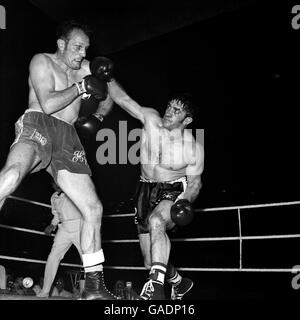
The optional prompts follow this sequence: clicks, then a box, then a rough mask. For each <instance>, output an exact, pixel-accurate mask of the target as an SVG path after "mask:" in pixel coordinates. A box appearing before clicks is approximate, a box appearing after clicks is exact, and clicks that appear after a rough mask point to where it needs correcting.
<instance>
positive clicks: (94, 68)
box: [90, 57, 114, 82]
mask: <svg viewBox="0 0 300 320" xmlns="http://www.w3.org/2000/svg"><path fill="white" fill-rule="evenodd" d="M113 68H114V64H113V62H112V61H111V60H110V59H108V58H106V57H96V58H94V59H93V60H92V61H91V62H90V71H91V74H92V75H95V76H96V77H97V78H98V79H100V80H103V81H106V82H109V81H111V79H112V76H113V75H112V73H113Z"/></svg>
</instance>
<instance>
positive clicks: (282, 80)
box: [0, 0, 300, 291]
mask: <svg viewBox="0 0 300 320" xmlns="http://www.w3.org/2000/svg"><path fill="white" fill-rule="evenodd" d="M199 2H201V3H199ZM1 4H2V2H1ZM3 4H4V5H5V7H6V10H7V29H6V30H1V31H0V36H1V38H0V39H1V42H0V44H1V56H0V59H1V60H0V71H1V72H0V106H1V108H0V145H1V148H0V165H1V166H3V165H4V163H5V159H6V156H7V154H8V151H9V147H10V145H11V143H12V142H13V139H14V122H15V121H16V120H17V118H18V117H19V116H20V115H22V113H23V112H24V110H25V109H26V108H27V94H28V86H27V78H28V64H29V62H30V59H31V58H32V56H33V55H34V54H35V53H37V52H54V51H55V49H56V38H55V27H56V25H57V23H58V22H60V21H62V20H63V19H65V18H69V17H72V18H77V19H78V20H82V21H84V22H88V23H89V24H90V25H91V27H92V28H93V29H94V34H93V36H92V38H91V43H92V46H91V48H90V49H89V52H88V56H87V58H88V59H91V58H92V57H94V56H96V55H105V56H107V57H109V58H111V59H112V60H113V61H114V63H115V73H116V77H117V78H118V80H119V81H120V83H122V84H123V86H124V87H125V89H126V90H127V91H128V93H129V94H130V95H131V96H132V97H133V98H134V99H135V100H136V101H138V102H139V103H140V104H142V105H144V106H151V107H155V108H157V109H158V110H159V111H160V112H161V114H162V113H163V112H164V107H165V101H166V98H167V96H168V94H169V93H170V92H173V91H177V90H182V91H184V90H185V91H187V90H188V91H190V92H191V93H192V94H193V96H194V98H195V100H196V101H197V105H198V107H199V110H200V116H199V118H198V119H197V120H196V121H195V122H194V123H193V126H192V128H193V129H197V128H202V129H203V128H204V129H205V170H204V173H203V175H202V179H203V189H202V190H201V193H200V196H199V197H198V199H197V200H196V203H195V207H196V208H207V207H217V206H223V205H242V204H253V203H266V202H280V201H296V200H298V199H299V197H298V188H297V186H298V181H299V178H300V169H299V163H300V162H299V160H300V159H299V152H297V151H298V150H297V149H298V144H299V143H298V141H299V138H298V117H297V105H298V98H297V89H298V69H299V66H298V64H297V62H298V55H299V32H300V31H297V30H293V29H292V28H291V24H290V21H291V19H292V14H291V8H292V5H291V6H287V5H286V4H284V2H283V1H279V2H278V1H277V2H276V3H272V2H264V4H262V2H261V1H254V0H253V1H251V0H248V1H246V0H245V1H220V0H219V1H217V0H215V1H192V0H190V1H182V2H176V3H174V2H169V1H166V2H164V4H162V3H161V1H160V2H158V1H152V2H151V4H150V3H146V4H141V3H140V1H130V3H124V2H123V3H122V4H103V3H102V2H101V3H99V5H98V6H96V7H95V3H93V2H91V1H85V2H84V4H85V6H84V8H83V6H82V2H76V1H64V2H59V1H52V2H51V3H48V2H47V3H46V2H44V1H34V0H33V1H23V2H21V3H17V2H13V1H7V2H5V1H4V2H3ZM286 88H289V90H288V91H287V90H286ZM95 107H96V105H95V101H92V100H89V101H87V102H84V103H83V105H82V109H81V114H88V113H91V112H93V110H95ZM120 120H126V121H127V125H128V132H129V131H130V130H131V129H134V128H140V127H141V125H140V123H139V122H138V121H136V120H135V119H133V118H131V117H130V116H129V115H128V114H126V113H125V112H124V111H122V110H121V109H120V108H119V107H118V106H115V107H114V109H113V111H112V113H111V114H110V115H109V116H108V117H107V118H106V119H105V122H104V123H103V124H104V126H105V127H107V128H111V129H113V130H114V131H115V132H118V126H119V121H120ZM83 143H84V146H85V148H86V151H87V155H88V159H89V163H90V165H91V168H92V171H93V180H94V182H95V185H96V188H97V192H98V193H99V196H100V198H101V200H102V202H103V204H104V214H105V215H106V214H108V213H128V212H132V209H133V204H132V201H131V200H130V199H131V198H132V196H133V193H134V190H135V184H136V181H137V180H138V177H139V165H132V164H127V165H121V164H116V165H109V164H107V165H99V164H98V163H97V160H96V151H97V148H98V147H99V146H100V144H101V142H99V141H96V140H95V139H91V140H89V141H87V140H83ZM129 147H130V143H128V148H129ZM50 181H51V177H50V176H48V174H47V173H44V172H39V173H35V174H32V175H28V176H27V177H26V178H25V179H24V181H23V183H22V184H21V185H20V187H19V188H18V189H17V191H16V192H15V193H14V195H15V196H19V197H23V198H27V199H31V200H35V201H40V202H44V203H49V200H50V196H51V194H52V189H51V186H50ZM283 208H284V209H280V210H279V209H276V210H269V211H268V210H267V211H266V210H265V211H264V210H258V212H257V213H253V214H251V215H249V216H247V215H246V217H248V218H245V220H244V221H243V222H247V223H246V225H245V229H243V232H244V234H248V235H251V234H252V235H253V234H255V233H258V234H273V233H278V234H279V233H280V232H286V233H297V232H298V229H297V225H299V224H297V223H298V222H299V218H298V214H297V209H295V208H296V207H294V208H289V209H287V207H283ZM250 216H251V218H250ZM225 217H226V218H225ZM229 217H230V215H229V214H227V213H226V214H224V215H222V214H211V215H209V217H208V216H207V215H203V216H197V219H200V221H198V222H199V223H198V224H194V226H193V227H194V228H195V230H194V231H192V230H188V231H183V234H182V236H190V234H191V233H192V234H193V233H194V232H195V235H194V236H195V237H201V236H215V235H217V236H218V235H220V236H225V235H228V234H229V235H230V234H231V232H232V235H236V234H237V233H236V232H237V228H236V227H237V225H236V223H237V220H236V216H234V218H233V219H231V218H229ZM50 219H51V214H50V211H49V210H48V209H47V208H42V209H41V208H40V207H36V206H34V205H29V204H24V203H19V202H17V201H15V200H12V199H9V200H8V201H7V202H6V204H5V206H4V208H3V210H2V212H1V215H0V223H3V224H9V225H14V226H20V227H24V228H29V229H35V230H39V231H42V230H43V228H44V227H45V226H46V225H47V224H48V223H49V221H50ZM107 219H109V218H104V222H103V238H104V239H114V238H124V239H126V238H135V233H134V229H133V226H132V224H129V225H128V229H127V231H128V230H129V231H128V232H129V233H128V234H126V232H124V230H123V229H122V228H120V225H121V226H122V225H123V222H120V223H118V224H116V225H114V228H112V225H113V223H111V224H110V223H107V222H106V221H107ZM283 221H284V222H283ZM295 222H297V223H295ZM128 223H129V222H128ZM270 225H271V226H272V227H271V228H270ZM112 229H113V230H114V232H112ZM254 230H256V231H255V232H254ZM257 230H259V231H260V232H257ZM10 233H11V235H10ZM206 233H207V234H206ZM0 234H1V236H0V237H1V238H0V246H1V250H2V253H1V254H3V255H14V256H23V257H24V256H26V257H30V258H35V259H46V257H47V255H48V252H49V248H50V246H51V241H52V240H51V239H49V238H47V239H46V238H45V240H43V241H45V244H42V242H43V241H40V240H39V241H36V240H34V237H35V236H30V237H28V240H27V242H26V241H24V240H20V239H18V238H17V237H16V235H15V232H13V231H3V230H1V233H0ZM112 235H113V236H112ZM10 237H11V238H10ZM26 237H27V236H26ZM110 237H111V238H110ZM40 238H41V237H40V236H39V237H38V239H40ZM276 241H277V240H276ZM285 241H286V240H285ZM295 241H296V240H294V242H293V244H290V243H289V244H288V245H286V243H284V241H282V242H280V243H279V242H277V243H276V245H275V248H274V243H273V245H271V244H270V247H268V245H269V243H268V242H267V241H265V242H264V244H263V245H259V246H256V247H251V248H248V251H247V252H248V256H247V257H248V260H247V257H246V261H247V264H248V266H249V267H251V266H253V265H255V266H261V267H280V266H282V267H292V266H293V265H296V264H297V259H298V258H297V257H295V251H294V248H296V247H297V245H298V244H297V243H296V242H295ZM20 242H22V245H19V243H20ZM46 242H47V243H46ZM26 243H27V244H26ZM227 243H228V242H227ZM209 245H211V243H209ZM223 245H224V244H222V246H223ZM24 246H25V247H24ZM222 246H221V245H219V244H216V248H215V249H212V248H211V247H209V248H208V246H206V247H205V248H206V249H205V248H204V249H203V248H202V249H200V248H199V246H198V249H197V248H192V246H190V247H189V249H190V250H191V252H194V251H199V250H200V251H199V252H203V255H202V254H200V253H199V257H198V258H197V259H196V258H195V259H196V260H194V262H193V261H190V260H189V258H182V259H183V260H184V262H182V261H181V260H180V259H179V261H178V263H177V264H179V265H180V266H184V265H185V263H186V264H187V265H194V266H205V265H206V263H208V266H211V267H215V266H220V267H224V266H233V267H236V266H237V265H236V263H237V262H238V260H236V259H237V258H236V257H237V256H236V255H235V253H236V251H235V250H236V249H237V248H236V247H235V246H236V243H235V244H234V243H231V244H230V246H232V247H227V249H224V247H222ZM264 246H266V247H264ZM23 247H24V248H23ZM201 247H202V243H201ZM45 248H47V249H45ZM246 248H247V246H246ZM258 248H259V250H258ZM286 248H288V249H286ZM119 250H120V249H119ZM130 250H131V249H130ZM135 250H136V251H134V250H131V251H130V252H133V253H132V262H131V263H130V258H128V257H124V258H122V260H123V261H122V263H120V262H118V261H114V262H111V261H112V260H113V257H116V254H112V252H113V251H114V249H111V250H110V253H107V255H109V256H111V260H110V259H109V258H108V259H107V261H108V264H109V265H114V264H115V265H125V264H126V263H128V265H134V264H137V265H139V264H140V265H142V264H141V259H140V257H139V258H138V260H137V258H136V256H138V255H139V252H138V250H137V248H136V247H135ZM179 250H180V249H179ZM183 250H184V249H183ZM201 250H204V251H201ZM226 250H228V252H227V253H226ZM272 250H273V251H274V254H273V255H274V257H273V256H272V252H273V251H272ZM124 251H125V250H124ZM281 251H282V253H280V252H281ZM12 252H13V253H12ZM267 252H268V254H267ZM35 255H36V256H35ZM201 257H203V258H201ZM209 257H210V258H209ZM232 257H233V258H232ZM231 258H232V259H233V260H231ZM65 259H66V261H71V262H74V263H76V262H79V258H78V256H77V253H76V252H75V251H72V250H71V251H70V252H69V253H68V254H67V256H66V258H65ZM68 259H69V260H68ZM126 259H127V262H126ZM5 263H7V264H8V263H9V262H8V261H5ZM218 263H220V265H218ZM298 264H299V263H298ZM15 266H16V264H15ZM12 268H13V266H12ZM36 268H37V267H36ZM36 272H40V269H39V270H37V271H36ZM204 274H205V273H204ZM214 276H215V274H214ZM218 276H219V275H218ZM220 276H222V275H220ZM128 277H129V276H128ZM201 277H202V275H201ZM266 277H267V276H266ZM288 277H289V278H288V280H287V281H286V282H285V286H287V287H288V289H287V291H288V290H290V278H291V276H290V275H288ZM214 279H216V278H214ZM226 281H227V280H226ZM226 281H225V280H224V283H225V282H226ZM228 281H229V280H228ZM230 281H231V280H230ZM215 282H216V283H217V282H218V283H220V281H217V280H215ZM271 282H272V283H273V282H274V281H273V280H272V281H271ZM249 283H251V281H249ZM224 286H225V287H226V285H225V284H224Z"/></svg>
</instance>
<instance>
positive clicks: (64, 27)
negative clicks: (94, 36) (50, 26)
mask: <svg viewBox="0 0 300 320" xmlns="http://www.w3.org/2000/svg"><path fill="white" fill-rule="evenodd" d="M74 29H79V30H82V31H83V32H84V33H85V34H86V35H87V36H90V35H91V33H92V30H91V29H90V27H89V26H88V25H86V24H84V23H81V22H78V21H75V20H67V21H64V22H62V23H61V24H60V25H59V26H58V27H57V30H56V36H57V39H63V40H65V39H68V37H69V35H70V33H71V32H72V31H73V30H74Z"/></svg>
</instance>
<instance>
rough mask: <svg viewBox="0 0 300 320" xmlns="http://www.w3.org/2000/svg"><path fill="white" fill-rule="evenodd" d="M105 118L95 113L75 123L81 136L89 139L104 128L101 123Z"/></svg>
mask: <svg viewBox="0 0 300 320" xmlns="http://www.w3.org/2000/svg"><path fill="white" fill-rule="evenodd" d="M102 121H103V116H102V115H101V114H98V113H93V114H92V115H90V116H88V117H80V118H78V120H77V121H76V122H75V127H76V129H77V130H78V131H79V135H80V136H83V137H84V138H89V137H90V136H92V135H96V134H97V132H98V131H99V130H100V128H101V127H102V125H101V122H102Z"/></svg>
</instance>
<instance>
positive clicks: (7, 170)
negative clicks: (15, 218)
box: [0, 142, 40, 209]
mask: <svg viewBox="0 0 300 320" xmlns="http://www.w3.org/2000/svg"><path fill="white" fill-rule="evenodd" d="M39 162H40V159H39V157H38V156H37V154H36V151H35V148H34V146H33V145H32V144H27V143H21V142H19V143H16V144H14V145H13V146H12V148H11V149H10V152H9V154H8V157H7V160H6V163H5V165H4V167H3V169H2V170H1V172H0V209H1V207H2V205H3V203H4V201H5V199H6V198H7V197H8V196H9V195H11V194H12V193H13V192H14V191H15V190H16V189H17V187H18V186H19V184H20V183H21V181H22V179H23V178H24V176H25V175H26V174H27V173H28V172H29V171H30V170H32V169H33V168H34V167H35V166H36V165H37V164H38V163H39Z"/></svg>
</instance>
